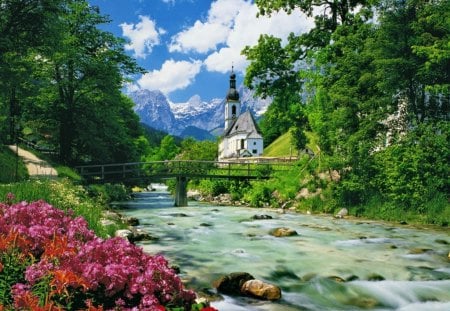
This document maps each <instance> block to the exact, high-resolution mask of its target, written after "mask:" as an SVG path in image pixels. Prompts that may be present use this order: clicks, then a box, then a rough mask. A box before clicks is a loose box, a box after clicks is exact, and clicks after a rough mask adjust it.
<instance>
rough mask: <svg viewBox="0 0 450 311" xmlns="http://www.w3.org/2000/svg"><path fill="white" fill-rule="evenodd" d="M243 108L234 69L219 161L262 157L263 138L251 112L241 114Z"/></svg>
mask: <svg viewBox="0 0 450 311" xmlns="http://www.w3.org/2000/svg"><path fill="white" fill-rule="evenodd" d="M241 106H242V105H241V102H240V99H239V92H238V91H237V90H236V75H235V73H234V71H233V69H232V70H231V74H230V88H229V90H228V93H227V97H226V99H225V116H224V117H225V128H224V132H223V135H222V137H221V140H220V143H219V160H224V159H229V158H241V157H258V156H262V153H263V148H264V147H263V137H262V135H261V133H260V131H259V129H258V126H257V124H256V121H255V119H254V117H253V115H252V113H251V112H250V111H249V110H247V111H245V112H244V113H241V108H242V107H241Z"/></svg>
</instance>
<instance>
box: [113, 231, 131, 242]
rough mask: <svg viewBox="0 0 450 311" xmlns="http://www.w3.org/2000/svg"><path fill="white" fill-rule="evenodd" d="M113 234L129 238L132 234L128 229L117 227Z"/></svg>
mask: <svg viewBox="0 0 450 311" xmlns="http://www.w3.org/2000/svg"><path fill="white" fill-rule="evenodd" d="M114 236H116V237H120V238H124V239H127V240H130V238H131V237H132V236H133V232H132V231H131V230H128V229H119V230H116V232H115V233H114Z"/></svg>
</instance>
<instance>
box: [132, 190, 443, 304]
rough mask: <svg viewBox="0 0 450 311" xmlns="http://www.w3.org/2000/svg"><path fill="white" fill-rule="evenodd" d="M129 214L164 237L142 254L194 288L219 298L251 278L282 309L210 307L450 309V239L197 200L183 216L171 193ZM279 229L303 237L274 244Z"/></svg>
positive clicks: (144, 200)
mask: <svg viewBox="0 0 450 311" xmlns="http://www.w3.org/2000/svg"><path fill="white" fill-rule="evenodd" d="M123 206H124V207H126V208H125V209H124V210H123V213H124V214H125V215H127V216H130V217H136V218H138V219H139V220H140V227H141V228H142V229H145V230H146V231H148V232H149V233H150V234H151V235H153V236H156V237H158V238H159V240H158V241H156V242H155V241H153V242H142V243H141V246H143V248H144V249H145V250H146V251H147V252H149V253H151V254H157V253H160V254H163V255H164V256H165V257H166V258H167V259H168V260H169V261H170V263H171V264H174V265H178V266H179V267H180V268H181V273H180V276H181V277H182V278H183V280H185V281H186V282H187V287H188V288H193V289H195V290H199V289H208V290H210V291H214V289H213V288H212V285H211V284H212V282H213V281H214V280H215V279H217V278H218V277H219V276H221V275H225V274H229V273H231V272H248V273H250V274H251V275H253V276H254V277H255V278H256V279H260V280H263V281H265V282H267V283H271V284H275V285H278V286H279V287H281V289H282V299H281V300H279V301H276V302H267V301H259V300H255V299H251V298H244V297H229V296H223V298H224V299H223V300H220V301H214V302H213V303H212V306H214V307H215V308H217V309H219V310H221V311H239V310H254V311H258V310H264V311H266V310H270V311H281V310H283V311H294V310H317V311H319V310H320V311H323V310H401V311H412V310H414V311H423V310H439V311H440V310H443V311H444V310H445V311H449V310H450V259H449V258H448V254H449V251H450V234H449V231H445V230H435V229H429V228H428V229H427V228H412V227H409V226H404V225H403V226H402V225H396V224H390V223H383V222H375V221H365V220H350V219H333V218H332V217H329V216H313V215H302V214H295V213H280V212H278V211H276V210H270V209H254V208H243V207H223V206H213V205H209V204H202V203H197V202H189V207H181V208H177V207H173V198H172V197H171V196H170V195H169V194H168V193H167V191H166V190H165V188H163V187H161V188H157V191H155V192H148V193H140V194H138V195H137V196H136V198H135V199H134V200H133V201H130V202H125V203H123ZM254 215H269V216H271V217H272V219H261V220H253V219H252V216H254ZM276 227H288V228H291V229H294V230H296V231H297V233H298V235H297V236H291V237H282V238H276V237H273V236H271V235H270V234H269V231H270V230H271V229H273V228H276ZM336 277H338V278H341V279H345V280H347V281H346V282H337V281H336ZM380 279H381V280H380Z"/></svg>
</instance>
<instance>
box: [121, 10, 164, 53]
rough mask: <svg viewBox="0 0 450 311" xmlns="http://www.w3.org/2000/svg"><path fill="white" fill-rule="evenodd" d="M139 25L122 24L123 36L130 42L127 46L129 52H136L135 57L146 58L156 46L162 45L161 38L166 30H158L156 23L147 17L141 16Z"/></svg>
mask: <svg viewBox="0 0 450 311" xmlns="http://www.w3.org/2000/svg"><path fill="white" fill-rule="evenodd" d="M139 19H140V22H139V23H137V24H127V23H123V24H120V27H122V34H123V36H124V37H126V38H128V39H129V40H130V43H129V44H126V45H125V49H126V50H127V51H134V57H136V58H146V57H147V56H148V55H149V54H150V53H151V52H152V49H153V47H154V46H156V45H159V44H160V36H161V35H163V34H164V33H165V30H164V29H161V28H160V29H157V28H156V23H155V22H154V21H152V20H151V19H150V18H149V17H147V16H142V15H140V16H139Z"/></svg>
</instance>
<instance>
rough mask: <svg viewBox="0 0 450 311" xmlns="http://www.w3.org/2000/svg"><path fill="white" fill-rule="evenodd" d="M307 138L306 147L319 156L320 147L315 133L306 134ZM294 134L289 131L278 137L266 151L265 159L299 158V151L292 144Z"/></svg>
mask: <svg viewBox="0 0 450 311" xmlns="http://www.w3.org/2000/svg"><path fill="white" fill-rule="evenodd" d="M305 134H306V137H308V144H306V147H307V148H308V149H309V150H311V151H312V152H314V153H315V154H317V153H318V152H319V150H320V149H319V146H318V145H317V137H316V135H315V134H314V133H311V132H305ZM291 141H292V133H291V132H290V131H289V132H287V133H284V134H283V135H281V136H280V137H278V138H277V139H276V140H275V141H274V142H273V143H271V144H270V145H269V146H267V147H266V148H265V149H264V154H263V155H264V156H265V157H289V156H297V155H298V151H297V150H296V149H295V146H294V145H293V144H292V143H291Z"/></svg>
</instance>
